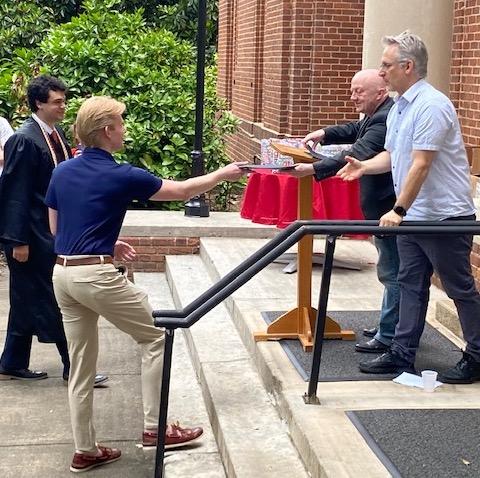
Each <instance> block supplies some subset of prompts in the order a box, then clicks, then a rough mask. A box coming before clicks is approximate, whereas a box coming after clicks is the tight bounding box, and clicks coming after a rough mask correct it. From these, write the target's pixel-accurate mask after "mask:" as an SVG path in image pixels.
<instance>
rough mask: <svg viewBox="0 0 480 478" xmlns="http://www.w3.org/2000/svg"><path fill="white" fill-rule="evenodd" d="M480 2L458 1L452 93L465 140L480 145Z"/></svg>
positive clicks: (454, 35)
mask: <svg viewBox="0 0 480 478" xmlns="http://www.w3.org/2000/svg"><path fill="white" fill-rule="evenodd" d="M479 66H480V5H479V2H478V0H455V2H454V19H453V43H452V65H451V80H450V95H451V98H452V101H453V103H454V105H455V107H456V108H457V112H458V116H459V119H460V123H461V125H462V131H463V137H464V140H465V143H466V144H467V145H470V146H479V145H480V123H479V118H480V85H479Z"/></svg>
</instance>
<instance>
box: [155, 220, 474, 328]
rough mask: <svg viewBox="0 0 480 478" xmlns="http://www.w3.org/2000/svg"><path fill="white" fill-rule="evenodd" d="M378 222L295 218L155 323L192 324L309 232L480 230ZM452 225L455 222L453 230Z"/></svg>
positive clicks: (464, 224) (468, 224) (158, 314)
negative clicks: (215, 279) (209, 285)
mask: <svg viewBox="0 0 480 478" xmlns="http://www.w3.org/2000/svg"><path fill="white" fill-rule="evenodd" d="M378 224H379V221H296V222H294V223H293V224H291V225H290V226H288V227H287V228H286V229H284V230H283V231H281V232H280V233H279V234H278V235H277V236H276V237H274V238H273V239H272V240H271V241H270V242H268V243H267V244H265V246H263V247H262V248H260V249H259V250H258V251H256V252H255V253H254V254H252V255H251V256H250V257H248V258H247V259H245V261H243V262H242V263H241V264H240V265H239V266H237V267H236V268H235V269H233V270H232V271H231V272H229V273H228V274H227V275H226V276H224V277H222V278H221V279H220V280H219V281H218V282H217V283H216V284H214V285H213V286H212V287H210V288H209V289H207V290H206V291H205V292H204V293H203V294H201V295H200V296H199V297H198V298H197V299H195V300H194V301H193V302H191V303H190V304H188V305H187V306H186V307H185V308H183V309H179V310H154V311H153V317H154V318H155V326H157V327H165V328H169V329H176V328H188V327H191V326H192V325H193V324H194V323H195V322H197V321H198V320H200V318H202V317H203V316H204V315H205V314H207V313H208V312H210V310H212V309H213V308H214V307H216V306H217V305H218V304H220V303H221V302H222V301H223V300H225V299H226V298H227V297H229V296H230V295H231V294H233V293H234V292H235V291H236V290H237V289H239V288H240V287H241V286H242V285H244V284H246V283H247V282H248V281H249V280H250V279H251V278H252V277H254V276H255V275H256V274H258V273H259V272H260V271H261V270H262V269H264V268H265V267H267V266H268V265H269V264H271V263H272V262H273V261H274V260H275V259H277V258H278V257H279V256H280V255H282V254H283V253H284V252H285V251H286V250H287V249H289V248H290V247H292V246H294V245H295V244H296V243H297V242H298V241H300V239H302V237H304V236H306V235H310V234H311V235H327V236H328V235H333V236H341V235H343V234H374V235H387V234H386V233H388V235H398V234H480V222H479V221H441V222H439V221H405V222H403V223H402V224H401V225H400V226H396V227H388V228H387V227H383V226H379V225H378ZM452 226H455V230H453V231H452Z"/></svg>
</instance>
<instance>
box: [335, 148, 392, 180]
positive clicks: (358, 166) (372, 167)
mask: <svg viewBox="0 0 480 478" xmlns="http://www.w3.org/2000/svg"><path fill="white" fill-rule="evenodd" d="M345 160H346V161H347V162H348V164H346V165H345V166H344V167H343V168H342V169H340V171H338V173H337V176H340V177H341V178H342V179H343V180H344V181H353V180H354V179H358V178H361V177H362V176H363V175H364V174H382V173H387V172H388V171H390V170H391V163H390V153H389V152H388V151H382V152H381V153H379V154H377V155H376V156H374V157H373V158H372V159H367V160H366V161H359V160H358V159H355V158H352V157H351V156H346V157H345Z"/></svg>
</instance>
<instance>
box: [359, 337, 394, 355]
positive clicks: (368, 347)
mask: <svg viewBox="0 0 480 478" xmlns="http://www.w3.org/2000/svg"><path fill="white" fill-rule="evenodd" d="M389 348H390V346H389V345H385V344H382V342H379V341H378V340H377V339H370V340H369V341H368V342H364V343H363V344H357V345H355V351H356V352H362V353H369V354H377V353H383V352H386V351H387V350H388V349H389Z"/></svg>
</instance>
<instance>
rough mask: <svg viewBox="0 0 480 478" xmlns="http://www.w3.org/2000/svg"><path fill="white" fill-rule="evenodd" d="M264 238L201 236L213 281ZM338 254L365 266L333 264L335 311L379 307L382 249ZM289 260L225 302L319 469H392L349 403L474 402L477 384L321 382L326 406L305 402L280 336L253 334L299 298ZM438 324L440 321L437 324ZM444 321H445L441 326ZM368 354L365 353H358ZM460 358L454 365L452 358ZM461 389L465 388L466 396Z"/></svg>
mask: <svg viewBox="0 0 480 478" xmlns="http://www.w3.org/2000/svg"><path fill="white" fill-rule="evenodd" d="M264 243H265V241H259V240H254V239H242V240H230V239H223V240H222V239H218V238H202V239H201V243H200V254H201V257H202V259H203V260H204V263H205V264H206V266H207V268H208V271H209V275H210V277H211V278H212V280H214V281H217V280H218V279H219V278H220V277H222V276H224V275H225V274H227V273H228V272H230V271H231V270H232V269H233V268H234V267H236V266H237V265H238V264H240V263H241V262H242V261H243V260H244V259H245V258H246V257H248V256H250V255H251V254H252V253H254V252H255V251H256V250H258V249H259V248H260V247H261V246H262V245H263V244H264ZM314 249H315V250H319V251H321V250H323V241H322V240H316V241H315V247H314ZM335 256H336V257H339V258H341V259H346V260H358V261H360V262H361V263H362V264H363V269H362V270H361V271H346V270H342V269H334V271H333V275H332V283H331V290H330V298H329V310H379V309H380V305H381V298H382V286H381V285H380V284H379V283H378V280H377V278H376V268H375V262H376V251H375V248H374V246H373V245H372V244H371V243H369V242H367V241H355V240H339V241H337V247H336V254H335ZM281 269H282V265H277V264H272V265H270V266H268V267H267V268H266V269H265V270H264V271H262V272H261V273H259V274H258V275H257V276H256V277H255V278H253V279H252V280H251V281H249V282H248V283H247V284H246V285H245V286H243V287H242V288H241V289H239V290H238V291H237V292H235V293H234V294H233V295H232V296H231V297H230V298H228V299H226V300H225V302H224V304H225V306H226V307H227V308H228V310H229V311H230V313H231V317H232V320H233V322H234V324H235V326H236V328H237V330H238V331H239V334H240V337H241V339H242V341H243V343H244V345H245V347H246V348H247V350H248V351H249V353H250V356H251V358H252V360H253V361H254V362H255V365H256V367H257V370H258V371H259V373H260V376H261V378H262V380H263V382H264V385H265V388H266V389H267V391H268V392H269V393H270V394H272V395H273V396H274V397H275V403H276V406H277V409H278V411H279V414H280V416H281V417H282V418H283V419H284V420H285V422H286V423H287V425H288V427H289V431H290V435H291V436H292V439H293V441H294V443H295V446H296V448H297V450H298V452H299V454H300V456H301V457H302V460H303V461H304V463H305V466H306V468H307V470H308V471H309V472H310V473H311V475H312V476H319V477H320V476H322V477H323V476H328V477H332V478H338V477H352V478H353V477H358V476H368V477H369V478H373V477H386V476H390V475H389V473H388V471H387V470H386V469H385V468H384V467H383V465H382V464H381V463H380V462H379V460H378V459H377V457H376V456H375V455H374V454H373V452H372V450H371V449H370V448H369V447H368V446H367V445H366V443H365V441H364V440H363V438H362V437H361V436H360V435H359V433H358V431H357V430H356V428H355V427H354V426H353V425H352V423H351V422H350V421H349V419H348V418H347V417H346V415H345V411H346V410H361V409H377V408H402V407H407V408H408V407H411V408H422V407H424V408H437V407H448V406H451V404H452V403H459V402H461V403H462V406H465V402H464V400H468V401H469V403H472V404H473V403H474V401H475V396H476V394H477V393H478V387H477V390H474V389H472V388H469V389H468V388H466V387H465V388H463V389H460V390H458V389H456V387H448V388H447V387H446V386H445V387H443V388H444V389H443V390H442V394H440V393H438V394H435V396H429V397H426V395H428V394H422V392H421V391H420V392H417V391H412V390H411V388H409V387H399V386H397V385H396V384H394V383H393V382H375V381H369V382H322V383H319V386H318V397H319V399H320V406H315V405H305V404H304V403H303V400H302V395H303V394H304V393H305V392H306V391H307V383H306V382H303V381H302V380H301V378H300V376H299V375H298V373H297V372H296V370H295V369H294V368H293V366H292V364H291V363H290V361H289V359H288V358H287V356H286V354H285V352H284V351H283V349H282V347H281V346H280V344H279V343H278V342H255V341H254V339H253V333H254V332H256V331H263V330H265V328H266V325H265V323H264V321H263V319H262V318H261V315H260V312H261V311H265V310H290V309H292V308H294V307H295V305H296V290H297V275H296V274H294V275H288V274H283V273H282V271H281ZM320 276H321V268H314V270H313V287H312V299H313V300H312V303H313V304H316V301H317V297H316V295H317V293H318V290H319V285H320ZM445 297H446V296H445V294H444V292H443V291H441V290H439V289H437V288H436V287H432V290H431V306H430V307H429V311H428V320H429V322H430V323H432V321H434V320H433V315H434V313H435V302H436V301H437V300H440V299H445ZM432 325H434V326H435V324H432ZM437 328H441V326H440V325H439V326H438V327H437ZM361 358H365V357H359V359H361ZM452 365H453V364H452ZM458 394H462V396H461V397H459V396H458Z"/></svg>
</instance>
